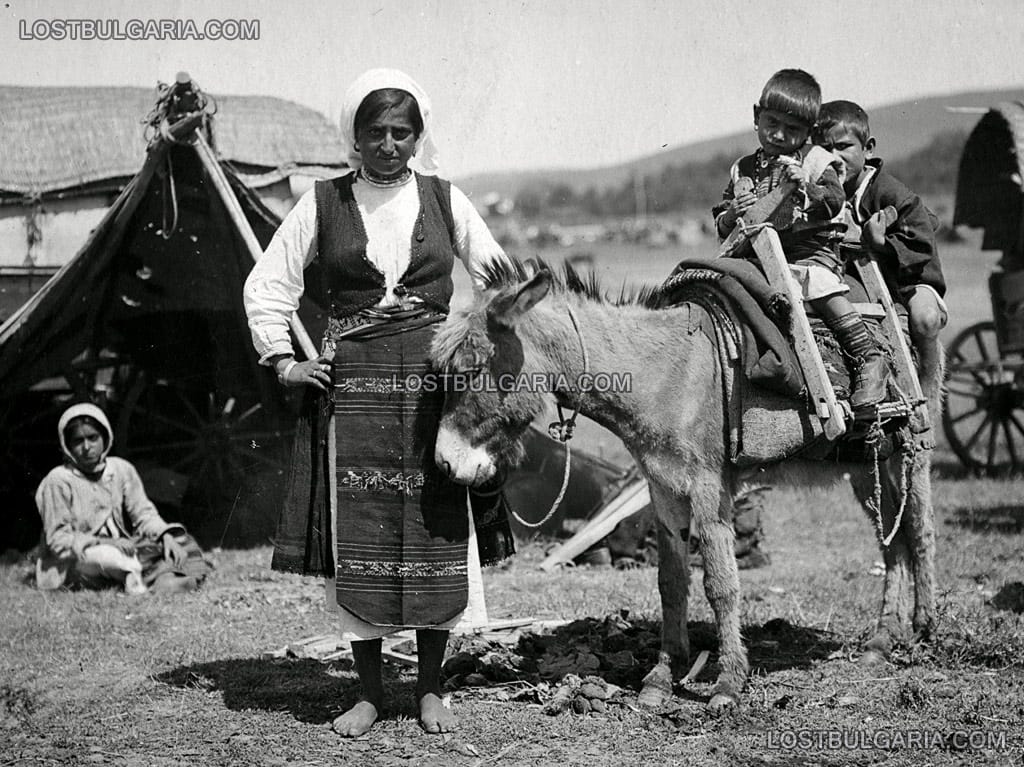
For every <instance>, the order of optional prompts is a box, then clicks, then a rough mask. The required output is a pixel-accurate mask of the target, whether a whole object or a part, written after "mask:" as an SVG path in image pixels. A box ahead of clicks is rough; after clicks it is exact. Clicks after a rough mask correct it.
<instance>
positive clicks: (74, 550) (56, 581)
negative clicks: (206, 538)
mask: <svg viewBox="0 0 1024 767" xmlns="http://www.w3.org/2000/svg"><path fill="white" fill-rule="evenodd" d="M112 435H113V432H112V430H111V428H110V422H109V421H108V420H107V417H106V415H105V414H104V413H103V411H102V410H100V409H99V408H98V407H96V406H95V405H91V404H80V405H73V406H71V407H70V408H68V409H67V410H65V411H64V413H63V415H61V417H60V421H59V423H58V426H57V437H58V439H59V440H60V446H61V450H62V452H63V453H64V463H63V465H61V466H58V467H57V468H55V469H53V470H52V471H50V473H49V474H47V475H46V477H45V478H44V479H43V481H42V482H41V483H39V488H38V489H37V490H36V506H37V508H38V509H39V514H40V516H41V517H42V518H43V545H44V552H43V555H42V556H41V557H40V558H39V560H38V561H37V563H36V585H37V586H38V588H40V589H44V590H51V589H57V588H60V587H61V586H63V585H65V584H70V585H80V586H86V587H101V586H103V585H106V584H109V583H117V584H120V585H122V586H123V587H124V590H125V592H126V593H128V594H132V595H138V594H145V593H146V592H147V591H148V586H149V585H154V587H155V588H156V589H157V590H159V591H186V590H191V589H194V588H196V587H197V586H198V585H199V583H200V582H201V581H202V580H203V578H205V576H206V573H207V572H208V570H209V569H210V565H209V564H208V563H207V562H206V560H204V559H203V556H202V552H201V551H200V550H199V547H198V545H197V544H196V543H195V541H194V540H193V539H192V538H191V537H189V536H188V535H187V533H186V532H185V528H184V527H182V526H181V525H178V524H170V523H168V522H165V521H164V520H163V518H162V517H161V516H160V513H159V512H158V511H157V510H156V507H155V506H154V505H153V503H152V502H151V501H150V500H149V498H147V497H146V493H145V490H144V489H143V487H142V480H141V479H140V478H139V474H138V472H136V471H135V467H134V466H132V465H131V464H130V463H129V462H128V461H126V460H124V459H123V458H116V457H113V456H108V455H107V454H108V453H109V452H110V447H111V442H112V440H113V436H112Z"/></svg>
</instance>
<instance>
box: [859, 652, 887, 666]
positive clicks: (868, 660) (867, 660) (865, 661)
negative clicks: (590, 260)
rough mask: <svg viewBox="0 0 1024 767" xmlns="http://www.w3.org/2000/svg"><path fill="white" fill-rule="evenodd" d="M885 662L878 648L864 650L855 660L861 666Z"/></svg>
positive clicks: (879, 664)
mask: <svg viewBox="0 0 1024 767" xmlns="http://www.w3.org/2000/svg"><path fill="white" fill-rule="evenodd" d="M885 663H886V657H885V655H883V654H882V653H880V652H879V651H878V650H865V651H864V654H863V655H861V656H860V658H859V659H858V660H857V665H858V666H861V667H862V668H874V667H876V666H882V665H884V664H885Z"/></svg>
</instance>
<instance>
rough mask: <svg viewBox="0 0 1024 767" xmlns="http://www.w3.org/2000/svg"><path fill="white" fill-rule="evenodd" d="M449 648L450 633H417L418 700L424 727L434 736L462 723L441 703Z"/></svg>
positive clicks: (435, 630)
mask: <svg viewBox="0 0 1024 767" xmlns="http://www.w3.org/2000/svg"><path fill="white" fill-rule="evenodd" d="M447 646H448V632H447V631H439V630H437V629H419V630H418V631H417V632H416V656H417V658H418V659H419V666H420V670H419V679H417V681H416V700H418V701H419V705H420V725H421V726H422V727H423V729H424V730H426V731H427V732H430V733H441V732H451V731H452V730H454V729H455V726H456V724H457V721H458V720H457V719H456V718H455V715H454V714H453V713H452V712H451V711H449V710H448V709H447V708H445V707H444V704H442V702H441V661H442V660H444V651H445V648H446V647H447Z"/></svg>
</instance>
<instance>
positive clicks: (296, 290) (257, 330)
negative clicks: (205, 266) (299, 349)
mask: <svg viewBox="0 0 1024 767" xmlns="http://www.w3.org/2000/svg"><path fill="white" fill-rule="evenodd" d="M352 193H353V196H354V197H355V201H356V204H357V206H358V208H359V215H360V216H361V217H362V220H363V228H364V229H365V231H366V238H367V244H366V257H367V259H368V260H369V261H370V263H372V264H373V265H374V266H376V267H377V268H378V269H379V270H380V271H381V273H382V274H383V275H384V284H385V293H384V298H383V299H382V300H381V301H380V303H379V304H377V308H385V307H389V306H394V305H396V304H397V303H398V302H399V299H398V297H397V296H396V295H395V286H396V285H397V284H398V282H399V280H400V279H401V277H402V275H403V274H405V271H406V269H407V268H408V267H409V259H410V257H411V248H412V233H413V228H414V226H415V224H416V219H417V217H418V216H419V211H420V199H419V193H418V190H417V184H416V182H415V178H414V177H410V179H409V181H408V182H407V183H405V184H402V185H400V186H397V187H388V188H382V187H377V186H372V185H371V184H368V183H367V182H366V181H365V180H363V179H362V178H360V177H357V178H356V181H355V183H354V184H353V185H352ZM451 205H452V218H453V219H454V223H455V247H456V254H457V255H458V257H459V259H460V260H461V261H462V263H463V264H464V265H465V267H466V270H467V271H468V272H469V274H470V277H471V278H472V280H473V287H474V289H477V290H479V289H481V288H482V287H483V275H484V269H483V267H484V265H486V264H491V263H495V262H498V261H504V260H505V259H506V258H507V256H506V255H505V252H504V251H503V250H502V249H501V246H500V245H498V243H497V242H496V241H495V240H494V237H493V236H492V235H491V232H490V230H489V229H488V228H487V224H485V223H484V221H483V219H482V218H481V217H480V214H479V213H477V211H476V208H474V207H473V204H472V203H471V202H470V201H469V198H467V197H466V195H465V194H463V193H462V192H461V191H460V190H459V189H458V188H456V187H455V186H454V185H452V186H451ZM316 219H317V216H316V192H315V190H314V189H310V190H309V191H308V192H306V193H305V194H304V195H303V196H302V197H301V198H300V199H299V201H298V203H297V204H296V205H295V207H294V208H293V209H292V211H291V212H290V213H289V214H288V216H287V217H286V218H285V220H284V221H283V222H282V223H281V226H280V227H279V228H278V230H277V232H276V233H275V234H274V238H273V239H272V240H271V242H270V245H269V246H268V247H267V249H266V251H265V252H264V253H263V256H262V257H261V258H260V259H259V261H257V262H256V265H255V266H254V267H253V269H252V272H250V273H249V277H248V279H246V281H245V294H244V299H245V311H246V314H247V315H248V317H249V328H250V330H251V331H252V338H253V343H254V344H255V346H256V351H257V352H258V353H259V355H260V362H261V363H263V364H268V360H269V359H270V358H271V357H274V356H277V355H280V354H286V355H290V354H292V353H293V350H292V343H291V338H290V336H289V334H288V319H289V317H291V314H292V312H294V311H295V309H296V308H298V305H299V299H300V298H301V297H302V294H303V292H304V290H305V283H304V280H303V271H304V270H305V268H306V267H307V266H309V264H310V263H311V262H312V260H313V259H314V258H315V257H316V253H317V220H316ZM407 300H408V299H407Z"/></svg>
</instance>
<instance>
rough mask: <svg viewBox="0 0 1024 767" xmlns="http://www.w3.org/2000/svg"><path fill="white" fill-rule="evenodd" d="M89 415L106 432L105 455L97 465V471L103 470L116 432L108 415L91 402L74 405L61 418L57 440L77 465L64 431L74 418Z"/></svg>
mask: <svg viewBox="0 0 1024 767" xmlns="http://www.w3.org/2000/svg"><path fill="white" fill-rule="evenodd" d="M82 415H87V416H89V417H90V418H93V419H95V420H96V422H97V423H98V424H99V425H100V426H101V427H102V428H103V429H104V431H106V432H107V433H106V435H105V436H106V440H105V445H104V447H103V455H102V456H101V457H100V461H99V463H98V464H97V465H96V469H97V470H101V469H102V468H103V466H104V464H105V463H106V460H107V453H109V452H110V447H111V445H113V444H114V430H113V429H111V428H110V421H109V420H107V414H106V413H104V412H103V411H102V410H100V409H99V407H97V406H96V405H93V404H91V403H89V402H83V403H81V404H79V405H72V406H71V407H69V408H68V409H67V410H65V411H64V413H63V414H62V415H61V417H60V421H58V422H57V438H58V439H59V440H60V449H61V451H62V452H63V453H64V455H65V456H67V458H68V460H70V461H71V463H77V462H76V461H75V457H74V456H73V455H72V454H71V451H70V450H68V445H67V441H66V440H65V439H64V430H65V429H67V428H68V424H69V423H71V420H72V419H73V418H78V417H79V416H82Z"/></svg>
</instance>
